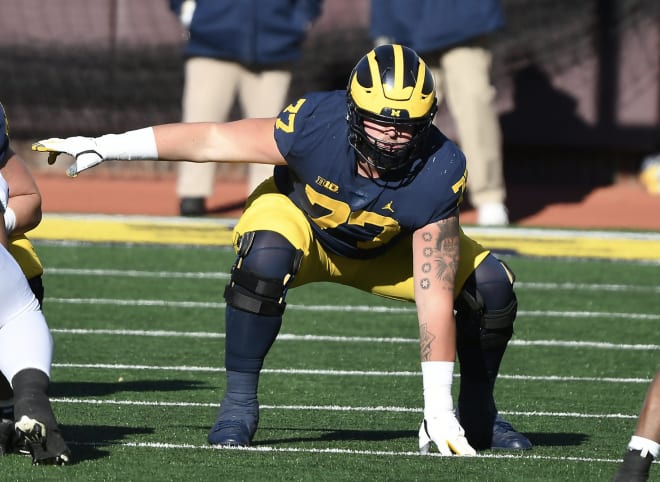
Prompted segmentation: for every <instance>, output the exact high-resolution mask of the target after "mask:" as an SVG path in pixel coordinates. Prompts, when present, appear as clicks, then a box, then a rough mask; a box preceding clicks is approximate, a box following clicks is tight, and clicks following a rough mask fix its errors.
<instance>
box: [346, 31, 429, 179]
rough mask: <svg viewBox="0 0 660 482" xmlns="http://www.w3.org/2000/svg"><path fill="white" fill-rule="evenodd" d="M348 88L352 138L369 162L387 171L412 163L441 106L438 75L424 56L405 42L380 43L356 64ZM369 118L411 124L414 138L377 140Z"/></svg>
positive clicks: (386, 122)
mask: <svg viewBox="0 0 660 482" xmlns="http://www.w3.org/2000/svg"><path fill="white" fill-rule="evenodd" d="M346 90H347V96H348V122H349V127H350V133H349V141H350V143H351V145H352V146H353V147H354V148H355V150H356V151H357V153H358V154H359V155H360V156H361V157H362V158H363V159H364V161H365V162H367V163H369V164H370V165H372V166H374V167H375V168H376V169H378V170H379V171H381V172H387V171H395V170H399V169H402V168H404V167H406V166H407V165H408V164H409V163H411V162H412V161H413V160H414V159H415V153H416V151H417V149H418V148H419V146H421V145H422V143H423V142H424V140H425V138H426V135H427V134H428V130H429V127H430V126H431V124H432V122H433V117H434V116H435V113H436V111H437V99H436V96H435V82H434V80H433V75H432V74H431V70H430V69H429V68H428V66H427V65H426V63H425V62H424V61H423V60H422V59H421V58H420V57H419V55H417V53H416V52H415V51H414V50H412V49H410V48H408V47H405V46H403V45H397V44H386V45H381V46H379V47H376V48H375V49H373V50H371V51H370V52H369V53H367V54H366V55H365V56H364V57H362V59H360V61H359V62H358V63H357V64H356V66H355V68H354V69H353V72H352V73H351V76H350V78H349V81H348V87H347V89H346ZM365 119H369V120H373V121H376V122H379V123H384V124H394V125H399V126H407V127H410V128H412V131H413V137H412V139H411V140H410V141H409V142H408V143H407V144H406V145H405V147H404V148H401V147H400V146H398V145H393V144H389V143H387V142H383V141H382V140H379V141H376V139H374V138H371V137H370V136H369V135H368V134H367V133H366V132H365V130H364V120H365Z"/></svg>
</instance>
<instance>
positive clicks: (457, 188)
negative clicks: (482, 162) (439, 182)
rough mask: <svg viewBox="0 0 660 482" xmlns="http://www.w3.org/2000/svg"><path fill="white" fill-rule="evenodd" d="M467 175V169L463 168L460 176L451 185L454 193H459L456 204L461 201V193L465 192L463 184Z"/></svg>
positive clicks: (465, 182) (464, 184)
mask: <svg viewBox="0 0 660 482" xmlns="http://www.w3.org/2000/svg"><path fill="white" fill-rule="evenodd" d="M467 175H468V171H467V169H465V171H464V172H463V175H462V176H461V178H460V179H459V180H458V181H456V182H455V183H454V184H453V185H452V186H451V190H452V191H454V194H458V193H459V192H460V193H461V194H460V196H459V198H458V204H460V203H462V202H463V194H465V186H466V184H467Z"/></svg>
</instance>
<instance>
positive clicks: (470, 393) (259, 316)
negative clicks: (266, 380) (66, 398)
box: [33, 44, 531, 455]
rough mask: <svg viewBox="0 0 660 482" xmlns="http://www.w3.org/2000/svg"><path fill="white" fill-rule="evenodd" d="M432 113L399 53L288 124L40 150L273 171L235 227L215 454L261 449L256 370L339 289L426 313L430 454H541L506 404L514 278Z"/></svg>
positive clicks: (371, 65)
mask: <svg viewBox="0 0 660 482" xmlns="http://www.w3.org/2000/svg"><path fill="white" fill-rule="evenodd" d="M435 112H436V97H435V86H434V80H433V77H432V75H431V72H430V70H429V69H428V67H427V66H426V64H425V63H424V62H423V60H422V59H420V57H419V56H418V55H417V54H416V53H415V52H414V51H413V50H411V49H409V48H406V47H403V46H401V45H394V44H387V45H383V46H380V47H377V48H376V49H374V50H372V51H370V52H368V53H367V55H365V56H364V57H363V58H362V59H361V60H360V61H359V62H358V63H357V64H356V66H355V68H354V69H353V71H352V73H351V75H350V78H349V82H348V87H347V89H346V90H341V91H332V92H315V93H310V94H308V95H306V96H304V97H302V98H300V99H298V100H297V101H295V102H294V103H292V104H291V105H289V106H288V107H286V108H285V109H284V110H283V111H282V112H281V113H280V115H279V116H278V117H277V118H272V119H243V120H239V121H235V122H228V123H194V124H168V125H160V126H154V127H148V128H144V129H139V130H135V131H129V132H126V133H123V134H108V135H104V136H101V137H97V138H87V137H70V138H66V139H57V138H51V139H46V140H42V141H39V142H37V143H35V145H34V146H33V148H34V149H35V150H37V151H42V152H49V153H50V154H49V156H48V158H49V162H50V163H52V162H54V161H55V159H56V157H57V156H58V154H60V153H66V154H69V155H72V156H74V157H75V159H76V160H75V162H74V163H73V164H72V165H71V166H70V167H69V168H68V174H69V175H70V176H75V175H77V174H78V173H79V172H81V171H83V170H85V169H88V168H90V167H92V166H94V165H96V164H98V163H100V162H102V161H104V160H106V159H123V160H131V159H161V160H171V161H173V160H176V161H179V160H190V161H195V162H209V161H213V162H244V163H245V162H257V163H262V164H271V165H274V166H275V168H274V176H273V177H272V178H270V179H268V180H267V181H265V182H264V183H263V184H261V185H260V186H259V187H258V188H257V189H256V190H255V191H254V192H253V193H252V195H251V196H250V197H249V199H248V201H247V204H246V207H245V211H244V213H243V215H242V216H241V218H240V219H239V220H238V223H237V225H236V227H235V229H234V245H235V249H236V253H237V257H236V261H235V263H234V265H233V267H232V270H231V280H230V281H229V283H228V284H227V286H226V288H225V292H224V297H225V301H226V303H227V306H226V341H225V367H226V377H227V386H226V392H225V394H224V398H223V400H222V403H221V405H220V409H219V412H218V416H217V420H216V422H215V424H214V425H213V427H212V428H211V430H210V432H209V434H208V441H209V442H210V443H211V444H214V445H220V446H248V445H250V444H251V442H252V439H253V437H254V434H255V431H256V430H257V424H258V421H259V404H258V401H257V385H258V380H259V374H260V371H261V368H262V364H263V362H264V358H265V356H266V354H267V353H268V351H269V349H270V347H271V345H272V344H273V342H274V341H275V338H276V336H277V334H278V332H279V330H280V326H281V324H282V315H283V313H284V311H285V308H286V303H285V299H286V295H287V292H288V290H289V289H291V288H294V287H296V286H301V285H304V284H306V283H312V282H317V281H328V282H334V283H341V284H344V285H348V286H353V287H355V288H358V289H360V290H364V291H367V292H369V293H373V294H376V295H380V296H384V297H388V298H394V299H398V300H403V301H409V302H415V303H416V307H417V318H418V324H419V335H420V354H421V368H422V384H423V394H424V417H423V421H422V423H421V427H420V429H419V448H420V450H421V451H422V452H423V453H426V452H428V450H429V448H430V446H431V445H432V443H434V444H435V445H437V447H438V449H439V451H440V452H441V453H442V454H445V455H452V454H456V455H472V454H474V453H475V448H476V449H487V448H500V449H513V450H520V449H528V448H530V447H531V443H530V442H529V440H528V439H527V438H526V437H525V436H524V435H522V434H521V433H519V432H517V431H515V430H514V429H513V428H512V427H511V425H510V424H508V423H507V422H505V421H504V420H502V419H501V418H499V417H498V416H497V408H496V406H495V401H494V399H493V387H494V384H495V379H496V377H497V372H498V370H499V366H500V361H501V359H502V356H503V355H504V351H505V349H506V346H507V343H508V340H509V339H510V338H511V336H512V333H513V322H514V319H515V316H516V307H517V301H516V296H515V294H514V291H513V281H514V277H513V274H512V273H511V271H510V270H509V269H508V268H507V267H506V266H505V265H503V264H502V263H501V262H500V261H498V260H497V259H496V258H495V257H494V256H493V255H492V254H491V253H490V252H489V251H488V250H486V249H484V248H483V247H482V246H480V245H479V244H478V243H476V242H475V241H473V240H472V239H470V238H468V237H467V236H465V234H464V233H463V232H462V230H461V228H460V226H459V220H458V215H459V205H460V203H461V200H462V198H463V192H464V189H465V182H466V176H467V173H466V169H465V157H464V156H463V154H462V152H461V151H460V150H459V149H458V148H457V146H456V145H455V144H454V143H453V142H451V141H450V140H449V139H447V137H445V136H444V135H443V134H442V133H441V132H440V131H439V130H438V129H437V128H436V127H435V126H434V125H433V124H432V121H433V117H434V115H435ZM454 309H456V310H457V313H456V318H454ZM456 354H458V358H459V361H460V374H461V384H460V393H459V396H458V407H457V408H458V414H457V413H456V412H455V411H454V404H453V400H452V395H451V386H452V374H453V371H454V360H455V357H456ZM457 416H458V417H459V418H460V422H459V418H457Z"/></svg>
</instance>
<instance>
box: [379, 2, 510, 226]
mask: <svg viewBox="0 0 660 482" xmlns="http://www.w3.org/2000/svg"><path fill="white" fill-rule="evenodd" d="M504 21H505V18H504V12H503V10H502V7H501V5H500V3H499V1H498V0H460V1H458V0H372V2H371V36H372V38H373V40H374V42H375V44H376V45H380V44H383V43H389V42H396V43H401V44H404V45H407V46H408V47H411V48H412V49H414V50H416V51H417V52H418V53H419V54H420V55H421V56H422V57H423V58H424V60H425V61H426V62H427V63H428V65H429V67H430V68H431V70H432V71H433V74H434V76H435V78H436V84H437V85H438V98H439V99H440V100H441V99H443V98H445V99H446V101H447V107H448V109H449V113H450V114H451V117H452V119H453V121H454V123H455V125H456V130H457V134H458V141H459V143H460V146H461V149H462V150H463V152H464V153H465V156H466V157H467V167H468V190H467V193H468V198H469V201H470V203H471V204H472V206H473V207H474V208H475V209H476V210H477V213H478V216H477V222H478V224H480V225H484V226H497V225H500V226H503V225H507V224H509V216H508V211H507V209H506V206H505V199H506V185H505V182H504V168H503V159H502V158H503V155H502V133H501V127H500V123H499V119H498V115H497V112H496V111H495V106H494V100H495V95H496V92H495V88H494V87H493V86H492V84H491V81H490V69H491V60H492V54H491V52H490V50H489V49H488V43H487V40H488V39H487V36H488V34H490V33H492V32H494V31H496V30H497V29H499V28H501V27H502V26H503V25H504Z"/></svg>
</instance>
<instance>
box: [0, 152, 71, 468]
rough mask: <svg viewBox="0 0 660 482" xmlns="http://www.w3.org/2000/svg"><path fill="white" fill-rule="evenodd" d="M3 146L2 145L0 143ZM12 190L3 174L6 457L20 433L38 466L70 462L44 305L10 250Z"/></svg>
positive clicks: (2, 443)
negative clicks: (54, 396)
mask: <svg viewBox="0 0 660 482" xmlns="http://www.w3.org/2000/svg"><path fill="white" fill-rule="evenodd" d="M0 145H2V143H0ZM7 197H8V185H7V182H6V181H5V179H4V177H2V174H0V199H2V201H3V202H2V203H0V218H1V219H0V221H2V222H1V223H0V273H1V276H0V371H2V374H3V375H4V376H5V377H6V378H7V379H8V380H11V386H12V388H13V391H14V415H15V419H16V422H15V423H12V424H6V423H2V424H0V454H2V455H4V454H5V453H7V452H9V451H11V443H12V440H13V438H14V434H13V431H14V430H15V433H16V435H17V436H18V443H19V444H20V445H21V446H24V447H27V449H28V451H29V453H30V454H31V455H32V462H33V463H34V464H57V465H62V464H66V463H68V462H69V461H70V457H71V452H70V451H69V448H68V447H67V446H66V443H65V442H64V439H63V438H62V434H61V432H60V429H59V427H58V425H57V421H56V419H55V415H54V414H53V410H52V407H51V405H50V400H49V399H48V394H47V393H48V386H49V383H50V368H51V362H52V357H53V339H52V337H51V335H50V331H49V330H48V326H47V325H46V320H45V318H44V316H43V313H42V311H41V308H40V306H39V302H38V300H37V298H36V297H35V296H34V293H33V292H32V290H31V289H30V286H29V285H28V283H27V280H26V279H25V276H24V274H23V272H22V271H21V268H20V267H19V266H18V264H17V263H16V260H15V259H14V258H13V256H12V255H11V254H10V253H9V251H8V250H7V246H8V240H7V233H6V230H5V220H4V212H5V210H4V205H5V204H6V202H5V201H6V199H7Z"/></svg>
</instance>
